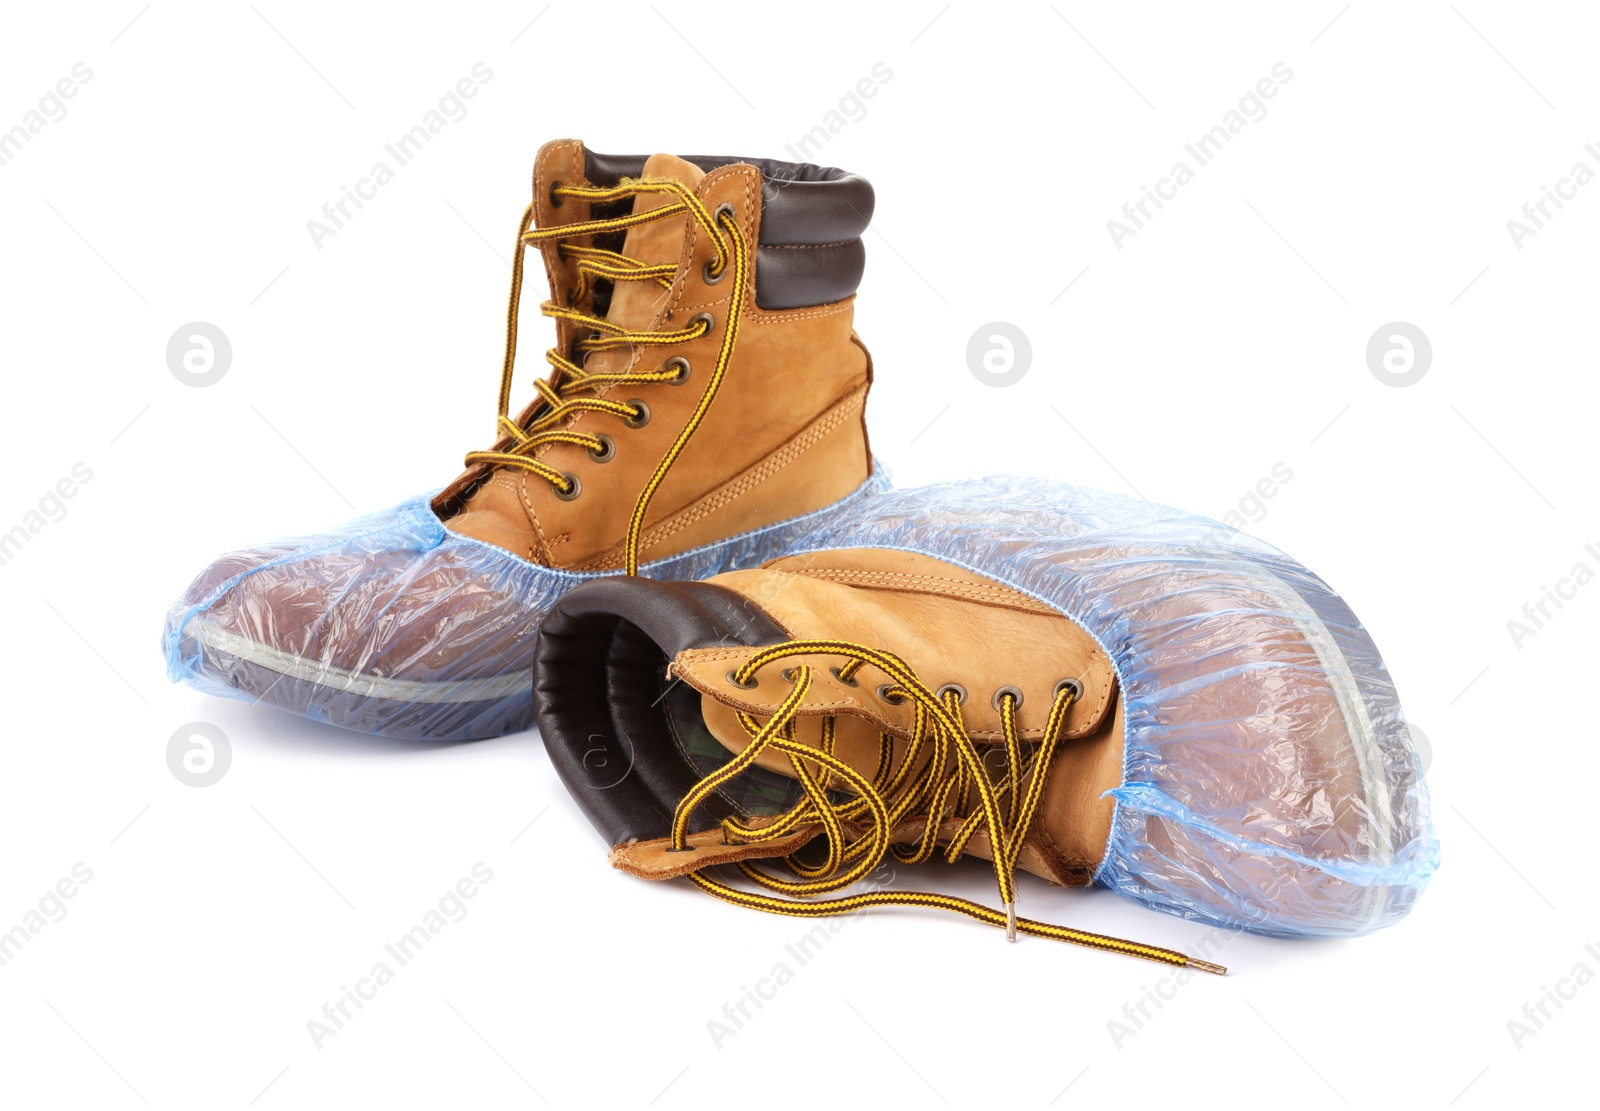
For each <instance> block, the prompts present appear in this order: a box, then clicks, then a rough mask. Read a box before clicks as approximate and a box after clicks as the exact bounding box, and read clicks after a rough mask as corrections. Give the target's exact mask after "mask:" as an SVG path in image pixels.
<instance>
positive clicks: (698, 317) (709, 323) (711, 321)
mask: <svg viewBox="0 0 1600 1111" xmlns="http://www.w3.org/2000/svg"><path fill="white" fill-rule="evenodd" d="M702 320H704V321H705V322H706V330H705V331H704V332H701V333H700V335H701V336H708V335H710V334H711V332H712V331H713V330H714V329H715V328H716V326H717V318H716V317H714V316H712V315H711V314H710V313H708V312H697V313H695V314H694V315H693V316H691V317H690V318H689V323H687V324H685V325H684V327H685V328H693V327H694V326H695V325H696V324H698V323H700V321H702ZM696 338H698V337H696Z"/></svg>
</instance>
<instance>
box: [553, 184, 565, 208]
mask: <svg viewBox="0 0 1600 1111" xmlns="http://www.w3.org/2000/svg"><path fill="white" fill-rule="evenodd" d="M561 186H562V183H561V182H559V181H552V182H551V183H550V207H551V208H560V207H561V206H562V205H564V204H566V203H567V202H566V201H564V200H562V199H561V198H560V197H559V196H557V195H556V190H557V189H560V188H561Z"/></svg>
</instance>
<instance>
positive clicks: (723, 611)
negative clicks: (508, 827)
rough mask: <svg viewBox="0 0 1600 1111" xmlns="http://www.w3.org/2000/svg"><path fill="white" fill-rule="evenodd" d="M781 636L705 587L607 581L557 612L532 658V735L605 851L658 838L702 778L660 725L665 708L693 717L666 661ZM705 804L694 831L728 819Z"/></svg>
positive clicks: (740, 602)
mask: <svg viewBox="0 0 1600 1111" xmlns="http://www.w3.org/2000/svg"><path fill="white" fill-rule="evenodd" d="M786 639H788V638H787V636H786V635H785V634H784V632H783V630H782V629H781V628H779V627H778V626H777V625H776V624H775V623H774V622H773V621H772V619H771V618H769V617H768V616H767V615H766V614H765V613H764V612H762V611H761V610H760V609H759V608H758V607H757V606H756V605H755V604H754V603H752V602H751V601H750V600H749V599H748V598H746V597H744V596H743V595H741V594H738V593H736V592H734V591H732V590H728V589H726V588H725V587H720V586H711V585H709V584H706V583H693V582H691V583H662V582H655V581H653V580H650V579H640V578H626V577H622V576H617V577H614V578H604V579H597V580H594V581H592V582H588V583H585V584H583V585H582V586H579V587H576V588H575V589H573V590H572V591H570V592H569V593H567V594H566V595H565V596H564V597H563V598H562V599H561V601H560V602H558V603H557V604H556V606H555V608H554V609H553V610H552V611H551V612H550V614H549V616H548V617H546V618H545V621H544V624H543V625H542V626H541V628H540V632H539V643H538V646H537V648H536V650H535V658H536V664H535V667H534V674H535V675H536V676H537V679H536V681H535V685H534V703H535V706H536V709H537V712H538V715H539V727H540V731H541V732H542V733H543V735H544V743H545V750H546V751H547V752H549V754H550V759H551V761H552V762H553V763H554V764H555V767H556V771H557V773H558V774H559V775H560V776H561V779H562V782H563V783H564V784H565V785H566V787H567V789H568V790H569V791H571V792H572V795H573V797H574V798H575V799H577V801H578V804H579V805H580V806H581V807H582V808H583V811H584V813H585V814H587V815H588V817H589V820H590V821H591V822H592V823H593V824H594V826H595V828H596V829H598V830H599V831H600V833H601V835H602V836H603V837H605V838H606V843H607V844H608V845H612V846H619V845H624V844H626V843H628V842H631V841H652V840H656V839H659V838H661V837H665V836H667V835H668V833H669V832H670V827H671V820H672V812H673V810H674V808H675V807H676V806H677V804H678V801H679V800H680V799H682V798H683V796H684V795H686V794H687V793H688V792H689V790H690V788H692V787H693V786H694V785H695V784H696V783H697V782H699V780H700V779H701V778H702V776H703V775H704V772H703V771H700V770H697V769H696V768H695V767H693V766H692V765H691V764H690V763H689V762H688V761H687V760H686V759H685V758H684V757H683V755H682V754H681V753H680V750H679V748H678V745H677V744H676V743H675V742H674V739H673V736H672V731H671V730H672V726H671V724H670V722H669V714H672V713H673V712H674V711H675V710H676V711H680V712H683V713H687V714H689V715H697V714H698V705H699V701H700V695H699V693H698V692H697V691H694V690H692V689H691V688H689V687H687V686H685V685H683V684H681V683H677V684H673V683H669V681H668V679H667V676H666V668H667V661H668V660H670V659H672V658H673V657H675V656H677V655H678V654H679V653H680V652H683V651H685V650H688V649H691V648H714V647H718V646H727V645H759V644H775V643H777V642H779V641H783V640H786ZM678 703H686V704H685V705H681V706H680V705H678ZM716 801H717V805H708V806H706V807H704V808H702V810H701V812H700V813H698V814H697V815H696V818H697V821H696V823H695V826H694V829H695V830H697V831H698V830H705V829H711V828H714V827H715V825H716V824H717V823H718V822H720V821H721V820H722V819H723V818H724V817H727V816H729V815H730V814H731V813H732V812H733V811H732V808H731V807H730V806H729V805H728V804H727V803H726V802H724V801H722V800H716ZM717 840H719V841H720V840H721V838H720V835H719V836H718V838H717Z"/></svg>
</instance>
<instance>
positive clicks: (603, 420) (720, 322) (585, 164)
mask: <svg viewBox="0 0 1600 1111" xmlns="http://www.w3.org/2000/svg"><path fill="white" fill-rule="evenodd" d="M640 182H647V183H650V184H649V185H641V184H638V183H640ZM872 204H873V196H872V189H871V187H870V186H869V185H868V184H867V183H866V181H864V180H862V179H861V178H859V177H855V176H853V175H849V174H845V173H843V172H841V171H838V170H831V169H826V168H824V167H820V166H809V165H795V164H791V163H778V162H765V161H759V160H751V161H749V162H743V161H739V160H735V159H728V158H704V157H690V158H688V159H684V158H678V157H675V156H673V155H670V154H656V155H652V156H650V157H649V158H631V157H615V156H608V155H599V154H595V153H593V152H591V151H586V150H585V149H584V148H583V145H582V144H581V143H578V142H573V141H568V142H558V143H551V144H549V145H547V146H546V147H545V148H544V149H543V150H541V151H540V152H539V159H538V162H537V164H536V165H535V167H534V173H533V204H532V205H530V206H529V208H528V213H527V215H526V217H525V218H524V222H523V227H524V233H523V236H522V238H523V241H524V242H529V243H532V244H534V245H536V246H537V247H538V248H539V250H540V253H541V254H542V256H543V260H544V265H545V270H546V272H547V274H548V275H549V278H550V288H551V290H552V294H553V296H552V300H551V301H549V302H547V303H546V304H545V307H544V312H545V314H546V315H547V316H550V317H553V318H554V319H555V322H556V345H555V347H554V348H553V349H552V350H551V351H550V352H549V355H548V358H549V361H550V363H551V366H552V368H553V370H554V374H553V376H552V378H551V379H550V381H549V383H547V384H544V385H542V386H541V389H540V392H539V396H538V397H536V398H535V400H534V401H533V402H532V403H530V404H529V406H528V407H527V408H525V409H524V410H523V411H522V412H521V413H520V414H519V415H518V416H517V417H516V418H515V420H514V421H508V420H507V419H506V417H507V413H506V403H507V400H508V398H509V397H510V389H511V373H512V363H513V360H514V358H515V355H516V323H515V306H516V300H517V293H518V289H519V288H520V282H521V270H520V267H519V269H518V271H517V274H516V276H515V277H514V279H513V284H512V309H513V320H512V323H511V328H510V331H509V335H508V342H507V347H506V363H505V378H504V381H503V382H502V386H501V393H500V418H501V427H500V431H501V432H502V434H503V435H502V437H501V439H500V441H499V442H498V443H496V444H495V445H494V448H493V449H492V450H490V451H486V452H476V453H473V454H472V455H469V456H468V462H469V463H470V464H471V466H470V468H469V470H468V471H467V472H466V474H464V475H462V476H461V477H460V478H459V479H457V480H456V481H455V482H454V483H453V484H451V486H450V487H449V488H447V489H446V490H445V491H444V492H443V493H442V494H440V495H439V497H438V498H436V499H435V501H434V508H435V509H436V510H437V511H438V513H439V515H440V517H442V518H444V519H445V521H446V523H447V525H448V526H449V527H450V528H451V529H453V530H455V531H457V532H460V533H462V534H463V535H466V536H473V537H477V538H479V539H482V540H487V541H489V542H490V543H493V544H496V545H499V546H500V547H502V548H505V549H506V550H507V551H510V552H513V553H515V554H517V555H520V556H522V557H523V558H524V559H527V560H530V561H532V562H534V563H538V564H541V565H544V566H547V567H556V568H561V569H564V570H576V571H611V570H618V569H626V570H627V571H628V572H629V573H630V574H631V573H633V572H634V571H636V570H637V568H638V565H639V563H640V562H643V561H648V560H653V559H661V558H663V557H666V556H671V555H674V554H676V553H679V552H683V551H687V550H689V549H691V548H695V547H698V546H700V545H703V544H707V543H710V542H713V541H717V540H720V539H722V538H724V537H728V536H735V535H738V534H740V533H744V532H749V531H751V530H753V529H758V528H762V527H764V526H767V525H771V524H773V523H775V522H777V521H781V520H784V519H786V518H790V517H795V516H798V515H800V514H803V513H808V512H811V511H813V510H817V509H821V508H823V507H824V506H827V505H829V504H831V503H833V502H835V501H838V500H839V499H840V498H843V497H844V496H845V495H847V494H849V493H851V492H852V491H854V490H856V489H857V488H859V487H860V486H861V485H862V484H863V483H864V482H866V480H867V477H868V475H869V473H870V471H871V469H872V460H871V456H870V454H869V451H868V447H867V432H866V424H865V421H864V419H863V414H864V411H865V405H866V398H867V389H868V386H869V385H870V383H871V378H872V371H871V363H870V361H869V359H868V357H867V352H866V349H865V348H864V347H863V346H862V345H861V341H860V340H859V339H857V338H856V335H855V332H854V331H853V330H852V327H851V325H852V319H853V315H854V314H853V308H854V302H853V295H854V293H855V290H856V283H857V282H858V281H859V280H860V278H861V272H862V266H863V260H864V257H865V256H864V252H863V248H862V244H861V240H860V236H861V233H862V232H863V231H864V230H865V229H866V224H867V221H868V219H869V218H870V217H871V214H872ZM530 222H531V223H532V225H533V227H532V230H530V229H529V223H530ZM519 261H520V255H519ZM713 403H714V407H713ZM708 417H710V418H711V419H712V420H713V421H714V424H713V425H712V426H711V427H709V428H707V429H706V431H705V433H704V434H703V435H698V436H697V435H696V433H697V432H698V431H699V430H700V428H701V423H702V421H704V420H706V419H707V418H708ZM691 438H693V447H692V449H689V450H685V449H686V447H687V445H688V444H689V442H690V439H691Z"/></svg>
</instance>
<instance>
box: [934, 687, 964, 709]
mask: <svg viewBox="0 0 1600 1111" xmlns="http://www.w3.org/2000/svg"><path fill="white" fill-rule="evenodd" d="M949 691H954V692H955V695H956V704H957V705H958V706H959V705H960V704H962V703H964V702H965V701H966V700H967V688H966V687H963V686H962V685H961V684H960V683H946V684H945V685H944V686H942V687H940V688H939V689H938V690H936V691H934V692H933V696H934V697H935V698H937V699H938V700H939V701H940V702H943V701H944V696H945V694H946V693H947V692H949Z"/></svg>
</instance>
